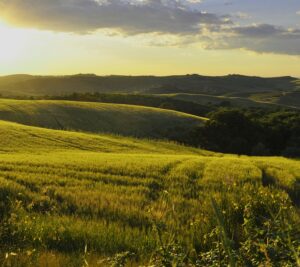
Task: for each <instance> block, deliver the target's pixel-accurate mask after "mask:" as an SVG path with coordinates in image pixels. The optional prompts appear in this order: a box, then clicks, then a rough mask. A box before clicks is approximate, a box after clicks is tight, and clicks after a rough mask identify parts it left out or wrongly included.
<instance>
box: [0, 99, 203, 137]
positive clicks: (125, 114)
mask: <svg viewBox="0 0 300 267" xmlns="http://www.w3.org/2000/svg"><path fill="white" fill-rule="evenodd" d="M0 120H6V121H11V122H17V123H22V124H25V125H31V126H39V127H44V128H51V129H63V130H75V131H84V132H94V133H99V132H102V133H113V134H120V135H124V136H135V137H144V138H156V139H164V138H169V139H175V140H177V138H180V137H182V136H184V135H185V134H188V133H189V132H190V131H191V130H192V129H193V128H194V127H196V126H199V125H201V124H203V123H204V122H205V120H206V119H205V118H201V117H197V116H192V115H188V114H185V113H180V112H176V111H169V110H163V109H156V108H148V107H139V106H130V105H118V104H104V103H85V102H72V101H44V100H42V101H34V100H32V101H31V100H7V99H2V100H0Z"/></svg>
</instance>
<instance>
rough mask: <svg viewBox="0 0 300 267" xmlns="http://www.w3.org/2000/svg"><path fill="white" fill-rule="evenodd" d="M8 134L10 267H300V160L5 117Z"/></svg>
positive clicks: (4, 202)
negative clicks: (34, 124)
mask: <svg viewBox="0 0 300 267" xmlns="http://www.w3.org/2000/svg"><path fill="white" fill-rule="evenodd" d="M10 103H11V104H8V102H6V101H1V110H2V112H1V114H2V115H3V114H4V113H5V112H4V110H7V112H11V111H10V110H15V109H21V110H22V112H23V113H24V114H33V116H32V118H33V119H34V120H37V117H38V116H35V114H36V113H37V110H40V109H41V107H40V106H41V105H47V109H48V108H49V110H51V109H54V107H55V108H57V107H59V105H58V104H57V103H53V102H37V104H36V105H35V104H34V103H33V102H30V101H29V102H26V103H28V105H27V106H25V105H22V106H20V105H19V106H18V105H17V103H20V102H17V101H16V102H13V101H12V102H10ZM24 103H25V102H24ZM64 105H70V108H72V109H73V108H75V107H74V105H75V104H73V103H64ZM85 105H92V106H91V108H94V106H93V104H90V103H89V104H84V103H83V104H80V105H78V106H77V105H76V107H82V106H85ZM95 106H97V107H98V109H100V107H101V108H104V107H110V105H99V106H98V105H95ZM120 108H124V109H126V108H128V107H127V106H120ZM59 110H60V109H59ZM138 110H140V109H138ZM142 110H144V109H142ZM146 110H147V111H148V110H149V109H146ZM17 113H18V114H20V113H19V111H18V112H17ZM23 113H22V114H23ZM39 114H42V112H40V113H39ZM167 114H169V113H167ZM172 114H173V113H172ZM174 114H177V113H174ZM2 115H1V116H2ZM24 116H25V115H24ZM41 116H42V115H41ZM47 116H48V114H47ZM182 116H183V115H182ZM16 118H17V116H16ZM22 118H24V117H22ZM28 118H30V116H29V115H28ZM40 118H42V117H40ZM74 118H75V117H74ZM130 126H131V125H130ZM0 137H1V138H0V146H1V147H0V215H1V216H0V218H1V219H0V220H1V224H0V261H1V263H2V264H3V266H125V264H124V262H125V260H126V259H127V258H128V266H138V265H141V264H142V265H146V266H150V265H151V266H228V264H229V265H230V266H297V264H299V245H300V242H299V240H300V239H299V237H300V236H299V233H300V231H299V230H300V229H299V225H300V219H299V218H300V217H299V196H300V188H299V187H300V162H299V160H291V159H285V158H280V157H246V156H240V157H238V156H235V155H223V154H217V153H212V152H208V151H203V150H198V149H194V148H189V147H183V146H179V145H176V144H174V143H167V142H156V141H148V140H140V139H134V138H125V137H120V136H113V135H103V134H102V135H99V134H88V133H77V132H71V131H62V130H52V129H43V128H38V127H32V126H24V125H20V124H17V123H12V122H4V121H2V122H0ZM108 257H109V258H108ZM297 262H298V263H297Z"/></svg>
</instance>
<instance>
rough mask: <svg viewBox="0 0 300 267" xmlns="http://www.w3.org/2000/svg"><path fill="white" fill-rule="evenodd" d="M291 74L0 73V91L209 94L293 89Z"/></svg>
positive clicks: (13, 93)
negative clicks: (261, 75) (105, 74)
mask: <svg viewBox="0 0 300 267" xmlns="http://www.w3.org/2000/svg"><path fill="white" fill-rule="evenodd" d="M296 81H297V79H296V78H293V77H276V78H261V77H250V76H242V75H227V76H216V77H210V76H201V75H196V74H193V75H178V76H164V77H157V76H96V75H92V74H90V75H73V76H29V75H13V76H6V77H0V94H3V95H5V96H20V95H21V96H24V95H26V96H42V95H65V94H70V93H73V92H78V93H83V92H99V93H116V92H118V93H120V92H123V93H133V92H134V93H136V92H138V93H148V94H169V93H172V94H173V93H189V94H209V95H227V96H232V95H236V96H237V95H239V94H241V93H243V94H245V93H257V92H282V91H294V90H296V89H297V87H298V85H297V83H296Z"/></svg>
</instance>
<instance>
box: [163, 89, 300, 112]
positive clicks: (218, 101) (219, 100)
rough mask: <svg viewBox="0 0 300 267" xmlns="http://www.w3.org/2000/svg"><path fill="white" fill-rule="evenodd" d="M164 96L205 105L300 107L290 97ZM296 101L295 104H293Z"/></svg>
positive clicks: (270, 107)
mask: <svg viewBox="0 0 300 267" xmlns="http://www.w3.org/2000/svg"><path fill="white" fill-rule="evenodd" d="M290 94H291V95H293V94H295V95H297V94H298V92H293V93H290ZM160 96H162V97H169V98H171V99H177V100H183V101H186V102H192V103H196V104H200V105H203V106H207V105H215V106H230V107H236V108H251V107H254V108H269V109H272V108H278V107H286V108H297V107H298V106H299V108H300V102H299V100H296V99H289V100H290V101H283V99H282V100H280V101H277V102H275V101H267V100H265V101H264V100H263V99H257V100H255V99H251V98H243V97H233V96H232V97H230V96H212V95H204V94H162V95H160ZM298 102H299V103H298ZM293 103H294V104H293Z"/></svg>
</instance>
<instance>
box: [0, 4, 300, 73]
mask: <svg viewBox="0 0 300 267" xmlns="http://www.w3.org/2000/svg"><path fill="white" fill-rule="evenodd" d="M15 73H30V74H38V75H67V74H76V73H95V74H98V75H110V74H119V75H171V74H187V73H189V74H191V73H198V74H202V75H226V74H233V73H234V74H245V75H258V76H268V77H270V76H283V75H291V76H296V77H300V0H264V1H261V0H39V1H37V0H0V75H8V74H15Z"/></svg>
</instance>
